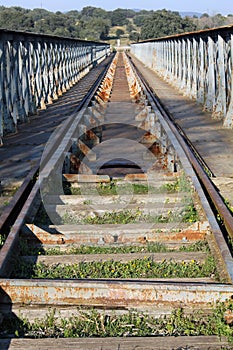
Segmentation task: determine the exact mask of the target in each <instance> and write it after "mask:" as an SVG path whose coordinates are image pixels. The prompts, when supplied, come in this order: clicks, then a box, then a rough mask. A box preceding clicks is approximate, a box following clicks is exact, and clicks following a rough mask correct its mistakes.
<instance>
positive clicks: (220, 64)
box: [131, 26, 233, 128]
mask: <svg viewBox="0 0 233 350" xmlns="http://www.w3.org/2000/svg"><path fill="white" fill-rule="evenodd" d="M131 51H132V53H133V54H134V55H135V56H136V57H137V58H138V59H139V60H141V61H142V62H143V63H145V64H146V65H147V66H149V67H150V68H152V69H153V70H154V71H155V72H156V73H157V74H158V75H160V76H161V77H163V78H164V79H165V80H166V81H168V82H169V83H170V84H172V85H174V86H175V87H176V88H178V89H179V90H180V91H182V92H183V93H184V94H185V95H187V96H189V97H190V98H192V99H196V100H197V101H198V102H200V103H201V104H202V105H203V109H204V110H207V111H210V112H211V113H212V117H213V118H215V119H222V120H223V126H224V127H227V128H233V26H228V27H220V28H215V29H211V30H203V31H199V32H191V33H185V34H179V35H174V36H169V37H164V38H159V39H154V40H147V41H144V42H140V43H137V44H133V45H131Z"/></svg>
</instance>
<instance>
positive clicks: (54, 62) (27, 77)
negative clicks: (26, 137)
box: [0, 29, 110, 140]
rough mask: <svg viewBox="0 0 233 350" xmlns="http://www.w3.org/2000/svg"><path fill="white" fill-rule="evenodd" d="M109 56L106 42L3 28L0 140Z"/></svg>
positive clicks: (0, 34) (1, 32)
mask: <svg viewBox="0 0 233 350" xmlns="http://www.w3.org/2000/svg"><path fill="white" fill-rule="evenodd" d="M109 53H110V46H109V45H108V44H105V43H99V42H92V41H86V40H78V39H71V38H65V37H56V36H50V35H40V34H33V33H26V32H15V31H8V30H2V29H0V140H1V138H2V136H3V135H5V134H7V133H11V132H16V131H17V125H18V123H19V122H26V121H28V119H29V116H30V114H34V113H36V111H37V110H38V109H43V108H46V104H49V103H52V101H53V100H56V99H57V98H58V97H59V96H60V95H62V94H63V93H64V92H65V91H67V90H68V89H70V87H71V86H73V85H74V84H75V83H77V82H78V81H79V80H80V79H81V78H82V77H83V76H84V75H86V74H87V73H88V72H89V71H90V69H91V68H92V67H93V66H95V65H96V64H98V63H100V62H101V61H102V60H104V59H105V58H106V56H107V55H109Z"/></svg>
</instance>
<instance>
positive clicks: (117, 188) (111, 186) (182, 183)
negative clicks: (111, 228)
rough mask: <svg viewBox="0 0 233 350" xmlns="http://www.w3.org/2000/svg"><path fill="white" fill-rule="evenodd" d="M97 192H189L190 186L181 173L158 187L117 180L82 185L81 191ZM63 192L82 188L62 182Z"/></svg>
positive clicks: (73, 191)
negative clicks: (171, 180) (176, 177)
mask: <svg viewBox="0 0 233 350" xmlns="http://www.w3.org/2000/svg"><path fill="white" fill-rule="evenodd" d="M96 190H97V192H98V194H99V195H100V196H114V195H117V194H131V193H133V194H150V193H151V194H152V193H155V194H156V193H157V194H158V193H178V192H188V193H190V192H191V186H190V183H189V181H188V180H187V179H186V177H185V175H184V174H182V175H181V176H180V177H179V178H178V179H177V180H176V181H174V182H172V183H167V184H165V185H162V186H160V187H154V186H151V185H150V184H141V183H133V184H127V183H123V182H120V183H119V181H115V180H112V181H110V182H108V183H99V184H97V185H96V187H93V188H91V187H90V188H87V187H86V186H85V187H84V190H83V192H84V193H86V192H87V191H88V193H89V194H92V193H93V192H94V191H96ZM64 193H65V194H72V195H80V194H81V193H82V188H76V187H72V185H70V184H68V183H64Z"/></svg>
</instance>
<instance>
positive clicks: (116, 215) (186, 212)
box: [62, 203, 198, 225]
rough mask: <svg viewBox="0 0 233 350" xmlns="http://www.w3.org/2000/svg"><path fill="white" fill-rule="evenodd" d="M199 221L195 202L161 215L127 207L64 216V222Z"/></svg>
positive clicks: (101, 223) (92, 223)
mask: <svg viewBox="0 0 233 350" xmlns="http://www.w3.org/2000/svg"><path fill="white" fill-rule="evenodd" d="M196 221H198V213H197V211H196V209H195V207H194V204H193V203H189V204H186V205H185V206H184V208H183V209H182V210H181V211H180V212H172V211H168V212H167V213H166V214H161V215H154V216H152V215H147V214H143V212H142V211H141V210H140V208H138V209H137V210H136V211H133V210H129V209H126V210H124V211H118V212H114V211H113V212H105V213H104V214H103V215H101V216H98V215H95V216H91V215H89V216H86V217H85V218H84V219H79V218H76V217H75V216H74V215H72V214H69V213H66V214H64V215H63V217H62V223H63V224H89V225H104V224H134V223H142V222H147V223H152V224H153V223H155V224H156V223H169V222H170V223H172V222H184V223H193V222H196Z"/></svg>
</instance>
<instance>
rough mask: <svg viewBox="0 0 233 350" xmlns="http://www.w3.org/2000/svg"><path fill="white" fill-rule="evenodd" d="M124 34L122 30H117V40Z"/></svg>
mask: <svg viewBox="0 0 233 350" xmlns="http://www.w3.org/2000/svg"><path fill="white" fill-rule="evenodd" d="M123 34H125V32H124V30H122V29H117V30H116V36H117V38H120V36H121V35H123Z"/></svg>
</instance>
